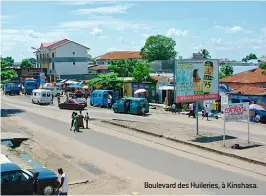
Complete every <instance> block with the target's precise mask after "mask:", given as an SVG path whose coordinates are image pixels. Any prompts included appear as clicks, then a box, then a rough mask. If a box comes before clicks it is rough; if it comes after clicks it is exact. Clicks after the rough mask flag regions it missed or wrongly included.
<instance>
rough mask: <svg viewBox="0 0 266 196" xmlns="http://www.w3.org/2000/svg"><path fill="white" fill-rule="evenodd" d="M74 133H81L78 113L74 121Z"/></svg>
mask: <svg viewBox="0 0 266 196" xmlns="http://www.w3.org/2000/svg"><path fill="white" fill-rule="evenodd" d="M74 132H79V117H78V114H77V113H75V119H74Z"/></svg>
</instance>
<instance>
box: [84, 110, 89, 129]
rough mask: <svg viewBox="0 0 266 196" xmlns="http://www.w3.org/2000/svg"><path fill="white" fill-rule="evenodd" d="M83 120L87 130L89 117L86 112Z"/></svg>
mask: <svg viewBox="0 0 266 196" xmlns="http://www.w3.org/2000/svg"><path fill="white" fill-rule="evenodd" d="M84 120H85V122H86V129H88V128H89V127H88V123H89V120H90V117H89V114H88V112H87V113H86V115H85V117H84Z"/></svg>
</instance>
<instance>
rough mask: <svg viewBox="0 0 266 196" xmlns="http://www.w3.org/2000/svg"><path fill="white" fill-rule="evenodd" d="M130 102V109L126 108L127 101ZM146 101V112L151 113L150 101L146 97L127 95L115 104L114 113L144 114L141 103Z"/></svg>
mask: <svg viewBox="0 0 266 196" xmlns="http://www.w3.org/2000/svg"><path fill="white" fill-rule="evenodd" d="M127 102H128V103H129V108H128V110H127V109H126V103H127ZM143 103H145V105H146V108H145V113H149V102H148V100H147V99H146V98H135V97H127V98H122V99H120V100H118V101H117V102H116V103H115V104H114V105H113V110H114V113H128V114H136V115H139V114H142V111H141V105H142V104H143Z"/></svg>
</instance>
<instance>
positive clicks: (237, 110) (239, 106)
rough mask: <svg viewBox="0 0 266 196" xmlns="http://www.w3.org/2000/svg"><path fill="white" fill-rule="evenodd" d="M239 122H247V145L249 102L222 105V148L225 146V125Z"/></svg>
mask: <svg viewBox="0 0 266 196" xmlns="http://www.w3.org/2000/svg"><path fill="white" fill-rule="evenodd" d="M239 120H247V121H248V143H249V102H244V103H232V104H225V105H224V137H223V140H224V146H225V123H226V122H232V121H239Z"/></svg>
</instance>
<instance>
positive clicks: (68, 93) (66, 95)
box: [66, 92, 69, 102]
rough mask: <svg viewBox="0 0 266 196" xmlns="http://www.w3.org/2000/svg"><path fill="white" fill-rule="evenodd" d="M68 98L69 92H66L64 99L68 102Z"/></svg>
mask: <svg viewBox="0 0 266 196" xmlns="http://www.w3.org/2000/svg"><path fill="white" fill-rule="evenodd" d="M68 100H69V93H68V92H67V93H66V101H67V102H68Z"/></svg>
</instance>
